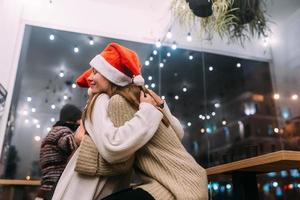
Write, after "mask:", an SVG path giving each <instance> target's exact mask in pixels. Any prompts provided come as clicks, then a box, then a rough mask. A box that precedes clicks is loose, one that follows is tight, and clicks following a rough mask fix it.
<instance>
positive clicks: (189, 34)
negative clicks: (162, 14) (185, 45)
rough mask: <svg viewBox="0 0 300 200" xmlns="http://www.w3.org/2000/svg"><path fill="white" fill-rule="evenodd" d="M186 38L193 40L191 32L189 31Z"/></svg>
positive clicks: (189, 40)
mask: <svg viewBox="0 0 300 200" xmlns="http://www.w3.org/2000/svg"><path fill="white" fill-rule="evenodd" d="M186 40H187V41H188V42H191V41H192V35H191V33H188V34H187V36H186Z"/></svg>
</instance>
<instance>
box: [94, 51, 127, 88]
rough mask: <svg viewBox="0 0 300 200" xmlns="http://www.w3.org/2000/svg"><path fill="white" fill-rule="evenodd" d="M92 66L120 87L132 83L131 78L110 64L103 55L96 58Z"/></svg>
mask: <svg viewBox="0 0 300 200" xmlns="http://www.w3.org/2000/svg"><path fill="white" fill-rule="evenodd" d="M90 65H91V66H92V67H94V68H95V69H96V70H97V71H98V72H100V73H101V74H102V75H103V76H104V77H105V78H107V79H108V80H109V81H111V82H113V83H114V84H116V85H119V86H126V85H128V84H130V83H131V82H132V80H131V78H130V77H129V76H127V75H125V74H124V73H122V72H120V71H119V70H117V69H116V68H115V67H114V66H112V65H111V64H109V63H108V62H107V61H106V60H105V59H104V58H103V57H102V56H101V55H97V56H95V57H94V58H93V59H92V60H91V62H90Z"/></svg>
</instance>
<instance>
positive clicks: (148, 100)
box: [140, 91, 157, 106]
mask: <svg viewBox="0 0 300 200" xmlns="http://www.w3.org/2000/svg"><path fill="white" fill-rule="evenodd" d="M140 102H141V103H142V102H144V103H150V104H152V105H153V106H157V103H156V101H155V100H154V98H153V97H152V96H151V95H150V94H147V93H144V92H143V91H141V93H140Z"/></svg>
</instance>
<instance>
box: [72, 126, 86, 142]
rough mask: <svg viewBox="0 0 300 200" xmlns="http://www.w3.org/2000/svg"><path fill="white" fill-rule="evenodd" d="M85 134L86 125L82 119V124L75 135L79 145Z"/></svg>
mask: <svg viewBox="0 0 300 200" xmlns="http://www.w3.org/2000/svg"><path fill="white" fill-rule="evenodd" d="M84 135H85V129H84V126H83V124H82V120H80V125H79V127H78V128H77V129H76V131H75V135H74V138H75V142H76V144H77V145H80V143H81V141H82V139H83V137H84Z"/></svg>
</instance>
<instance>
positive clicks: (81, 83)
mask: <svg viewBox="0 0 300 200" xmlns="http://www.w3.org/2000/svg"><path fill="white" fill-rule="evenodd" d="M91 74H92V69H91V68H89V69H88V70H86V71H85V72H83V74H81V75H80V76H79V77H78V78H77V79H76V83H77V85H78V86H80V87H86V88H88V87H90V84H89V82H88V80H87V79H88V77H89V76H90V75H91Z"/></svg>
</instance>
